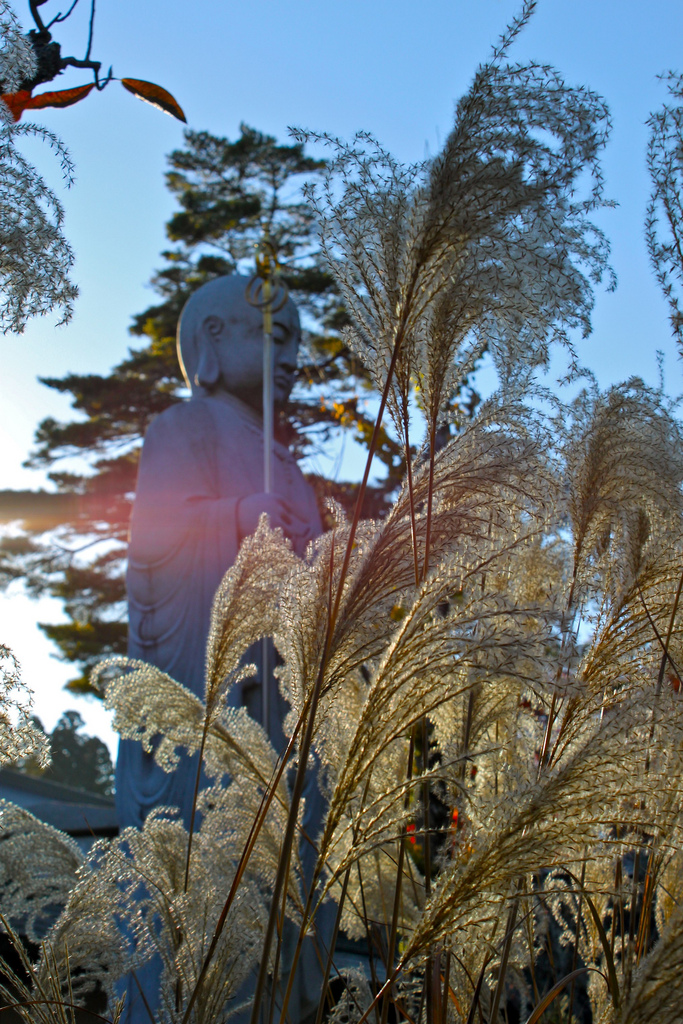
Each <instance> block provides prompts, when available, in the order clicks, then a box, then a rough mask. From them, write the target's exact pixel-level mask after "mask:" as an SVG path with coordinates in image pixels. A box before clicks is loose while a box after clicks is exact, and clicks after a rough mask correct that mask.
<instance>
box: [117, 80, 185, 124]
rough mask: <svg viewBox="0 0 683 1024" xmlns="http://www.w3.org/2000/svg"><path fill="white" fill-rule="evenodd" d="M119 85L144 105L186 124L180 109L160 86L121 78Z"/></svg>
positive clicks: (168, 93)
mask: <svg viewBox="0 0 683 1024" xmlns="http://www.w3.org/2000/svg"><path fill="white" fill-rule="evenodd" d="M121 85H122V86H123V87H124V89H127V90H128V92H132V93H133V96H137V97H138V99H141V100H144V101H145V103H151V104H152V106H153V107H158V108H159V110H163V111H164V113H166V114H170V115H171V117H177V118H178V120H179V121H183V122H184V123H185V124H187V118H186V117H185V114H184V113H183V110H182V107H181V106H180V105H179V103H178V102H177V101H176V100H175V99H174V97H173V96H171V94H170V92H167V90H166V89H162V87H161V86H160V85H155V84H154V83H153V82H143V81H142V79H140V78H122V79H121Z"/></svg>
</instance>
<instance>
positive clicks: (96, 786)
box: [20, 711, 114, 796]
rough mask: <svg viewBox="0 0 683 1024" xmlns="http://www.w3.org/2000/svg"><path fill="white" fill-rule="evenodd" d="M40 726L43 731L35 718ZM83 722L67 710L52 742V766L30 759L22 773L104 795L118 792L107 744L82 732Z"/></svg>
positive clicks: (55, 729)
mask: <svg viewBox="0 0 683 1024" xmlns="http://www.w3.org/2000/svg"><path fill="white" fill-rule="evenodd" d="M33 721H34V723H35V725H36V727H37V728H38V729H39V730H40V731H41V732H43V731H44V730H43V726H42V723H41V721H40V719H38V718H34V719H33ZM84 724H85V723H84V722H83V719H82V718H81V716H80V715H79V713H78V712H77V711H65V712H64V714H63V715H62V716H61V718H60V719H59V721H58V722H57V724H56V725H55V727H54V729H53V730H52V732H51V733H50V734H49V739H50V757H51V761H50V764H49V765H48V766H47V767H45V765H42V764H40V762H39V760H38V758H36V757H35V756H32V757H28V758H27V759H26V760H25V762H24V764H23V765H21V766H20V767H21V770H22V771H24V772H26V773H27V774H28V775H35V776H38V777H40V778H42V779H47V780H48V781H49V782H61V783H62V784H63V785H65V786H73V787H75V788H76V789H83V790H86V791H88V792H91V793H99V794H101V795H102V796H111V795H112V794H113V792H114V767H113V765H112V763H111V757H110V756H109V751H108V749H107V746H106V744H104V743H103V742H102V740H101V739H98V737H97V736H87V735H84V734H83V733H81V731H80V730H81V729H82V728H83V726H84Z"/></svg>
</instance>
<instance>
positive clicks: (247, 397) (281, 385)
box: [215, 300, 301, 410]
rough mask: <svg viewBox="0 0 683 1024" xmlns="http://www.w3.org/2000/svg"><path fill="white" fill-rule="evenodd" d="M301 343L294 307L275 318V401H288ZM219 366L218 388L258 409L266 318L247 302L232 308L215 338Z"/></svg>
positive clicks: (284, 310) (277, 314)
mask: <svg viewBox="0 0 683 1024" xmlns="http://www.w3.org/2000/svg"><path fill="white" fill-rule="evenodd" d="M300 340H301V328H300V326H299V317H298V315H297V312H296V309H295V307H294V305H293V304H292V303H287V305H286V306H285V307H284V308H283V309H281V310H279V311H278V312H277V313H274V314H273V397H274V399H275V402H276V403H278V404H282V403H284V402H286V401H287V399H288V398H289V393H290V391H291V390H292V386H293V384H294V378H295V375H296V362H297V355H298V351H299V342H300ZM215 351H216V354H217V356H218V362H219V366H220V381H219V383H218V388H219V389H220V390H223V391H227V392H228V393H229V394H232V395H235V396H236V397H237V398H239V399H241V401H243V402H246V403H247V404H248V405H251V406H252V407H253V408H255V409H259V410H260V409H261V405H262V397H263V314H262V312H261V310H260V309H255V308H254V307H253V306H250V305H249V304H248V303H247V302H246V300H245V301H244V302H243V303H240V304H239V307H238V308H235V307H234V306H233V308H232V309H231V311H230V314H229V315H228V316H227V318H226V320H225V321H224V323H223V324H222V329H220V330H219V331H218V332H217V334H216V336H215Z"/></svg>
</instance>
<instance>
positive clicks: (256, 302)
mask: <svg viewBox="0 0 683 1024" xmlns="http://www.w3.org/2000/svg"><path fill="white" fill-rule="evenodd" d="M265 283H266V282H265V281H264V279H263V278H262V277H260V276H259V274H254V275H253V276H252V277H250V278H249V283H248V284H247V287H246V292H245V296H246V300H247V302H248V303H249V305H250V306H254V307H255V308H256V309H265V308H266V306H270V309H271V312H272V313H277V312H278V311H279V310H281V309H282V308H283V307H284V305H285V304H286V302H287V299H288V298H289V288H288V287H287V285H286V284H285V283H284V282H283V281H278V282H277V283H276V284H275V288H274V293H273V295H270V296H268V295H267V293H266V292H265V290H264V285H265ZM268 283H269V284H270V285H271V287H272V286H273V282H272V278H271V280H269V281H268Z"/></svg>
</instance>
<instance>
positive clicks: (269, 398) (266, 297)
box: [246, 225, 289, 735]
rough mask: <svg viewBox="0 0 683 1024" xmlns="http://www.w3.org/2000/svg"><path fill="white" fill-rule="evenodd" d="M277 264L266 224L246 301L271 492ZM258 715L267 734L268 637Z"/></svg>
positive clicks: (279, 297)
mask: <svg viewBox="0 0 683 1024" xmlns="http://www.w3.org/2000/svg"><path fill="white" fill-rule="evenodd" d="M278 270H279V266H278V262H277V256H276V250H275V246H274V245H273V243H272V242H271V240H270V235H269V232H268V227H267V225H266V226H265V227H264V230H263V239H262V240H261V242H260V243H259V245H258V246H257V247H256V273H255V274H254V275H253V277H251V278H250V279H249V283H248V284H247V290H246V298H247V302H248V303H249V305H250V306H255V307H256V308H257V309H260V310H261V311H262V312H263V492H264V494H272V492H273V421H274V413H273V313H277V312H278V310H280V309H282V307H283V306H284V305H285V303H286V302H287V299H288V297H289V291H288V289H287V285H286V284H284V282H282V281H280V280H277V281H276V280H275V279H276V277H277V276H278ZM262 643H263V647H262V668H261V675H262V683H261V714H262V719H263V728H264V729H265V730H266V732H267V733H268V734H269V735H270V728H269V725H270V700H269V696H270V695H269V693H268V683H269V678H270V646H269V640H268V637H264V638H263V642H262Z"/></svg>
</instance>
